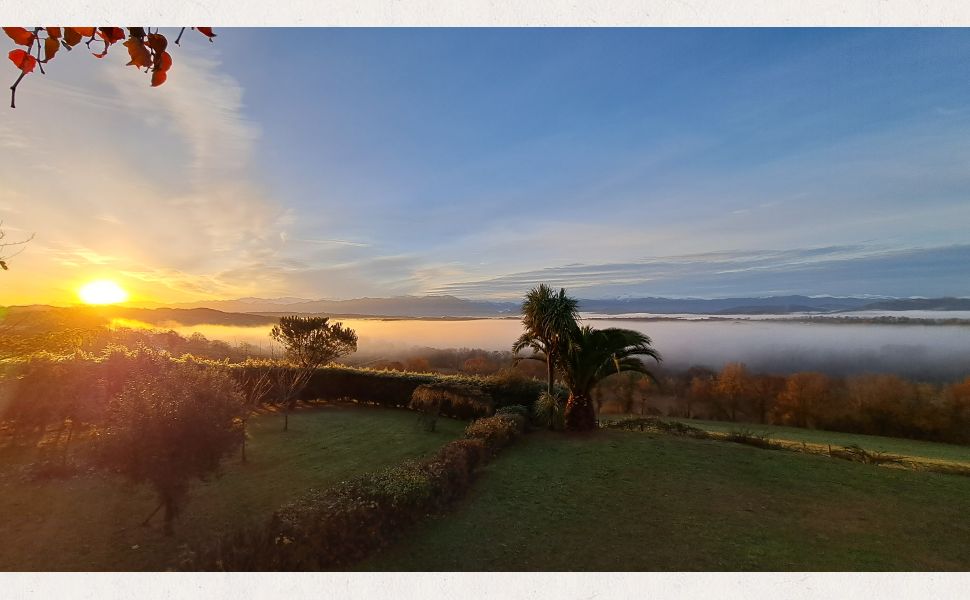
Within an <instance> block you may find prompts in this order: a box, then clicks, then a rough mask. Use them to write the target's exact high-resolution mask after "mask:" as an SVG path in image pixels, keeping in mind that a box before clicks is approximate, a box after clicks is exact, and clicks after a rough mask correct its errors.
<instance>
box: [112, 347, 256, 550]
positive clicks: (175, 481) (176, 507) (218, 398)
mask: <svg viewBox="0 0 970 600" xmlns="http://www.w3.org/2000/svg"><path fill="white" fill-rule="evenodd" d="M242 412H243V399H242V395H241V394H240V392H239V390H238V388H237V386H236V385H235V382H234V381H233V380H232V379H231V378H230V377H229V376H228V375H227V374H226V373H225V372H223V371H220V370H217V369H214V368H211V367H203V368H200V367H198V366H196V365H193V364H188V363H184V362H170V363H157V364H152V365H151V366H150V367H148V366H146V367H145V368H143V369H141V370H139V371H137V372H135V373H133V374H132V375H131V377H130V379H129V381H128V382H127V383H126V384H125V386H124V388H122V390H121V392H120V393H119V394H118V395H117V396H116V397H115V398H113V399H112V401H111V404H110V408H109V412H108V417H107V421H106V423H105V425H104V427H103V428H102V429H101V431H99V433H98V437H97V445H96V449H97V460H98V462H99V463H100V464H101V465H103V466H104V467H106V468H108V469H111V470H114V471H116V472H119V473H121V474H122V475H124V476H125V477H127V478H128V479H129V480H131V481H133V482H136V483H138V482H147V483H148V484H150V485H151V486H152V488H154V490H155V492H156V493H157V494H158V499H159V502H160V505H159V508H163V507H164V509H165V513H164V517H165V532H166V533H171V530H172V521H173V520H174V519H175V517H176V516H177V515H178V513H179V511H180V509H181V506H182V504H183V501H184V498H185V495H186V492H187V491H188V485H189V482H190V481H191V480H192V479H194V478H199V479H203V478H205V477H207V476H208V475H211V474H213V473H215V472H217V471H218V468H219V463H220V461H221V460H222V458H223V457H224V456H225V455H227V454H228V453H230V452H232V451H233V450H234V449H235V448H237V447H238V446H239V444H241V443H242V435H241V433H242V429H241V419H240V417H241V414H242ZM156 510H158V509H156ZM152 514H153V515H154V513H152ZM150 518H151V515H150V516H149V519H150ZM146 523H147V519H146Z"/></svg>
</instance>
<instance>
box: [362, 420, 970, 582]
mask: <svg viewBox="0 0 970 600" xmlns="http://www.w3.org/2000/svg"><path fill="white" fill-rule="evenodd" d="M967 506H970V478H968V477H958V476H953V475H940V474H934V473H923V472H912V471H904V470H898V469H889V468H885V467H874V466H868V465H862V464H856V463H850V462H845V461H839V460H834V459H830V458H826V457H821V456H814V455H805V454H799V453H791V452H780V451H768V450H761V449H757V448H752V447H749V446H742V445H735V444H728V443H724V442H717V441H709V440H695V439H688V438H678V437H673V436H663V435H656V436H655V435H648V434H643V433H636V432H621V431H600V432H597V433H595V434H593V435H592V436H591V437H573V438H569V437H563V436H555V435H553V434H548V433H540V434H534V435H531V436H527V437H526V438H525V439H524V440H523V441H521V442H520V443H519V444H518V445H516V446H514V447H512V448H510V449H509V450H507V451H506V452H505V453H503V454H502V455H501V456H500V457H499V458H498V459H497V460H496V461H495V462H494V463H492V464H491V465H490V466H489V467H488V468H487V472H486V473H485V475H484V476H483V478H482V479H481V480H480V481H479V482H478V483H477V484H476V486H475V488H474V489H473V491H472V493H471V496H470V497H469V498H468V499H467V500H466V502H464V503H463V504H462V505H461V506H459V507H458V508H457V509H456V510H455V512H453V513H452V514H450V515H447V516H445V517H443V518H436V519H434V520H432V521H430V522H428V523H425V524H423V525H420V526H419V527H418V528H417V529H416V530H415V531H414V532H413V533H412V534H411V535H410V536H408V538H407V539H405V540H402V541H401V542H399V543H398V544H397V545H395V546H392V547H390V548H388V549H387V550H386V551H385V552H383V553H382V554H380V555H378V556H377V557H375V558H374V559H372V560H370V561H369V562H367V563H365V564H364V565H362V566H363V568H365V569H380V570H472V571H477V570H526V571H529V570H551V571H557V570H565V571H572V570H603V571H614V570H618V571H625V570H632V571H640V570H646V571H650V570H715V571H717V570H910V569H913V570H967V569H970V554H968V553H967V548H968V547H970V519H968V518H967V513H966V507H967Z"/></svg>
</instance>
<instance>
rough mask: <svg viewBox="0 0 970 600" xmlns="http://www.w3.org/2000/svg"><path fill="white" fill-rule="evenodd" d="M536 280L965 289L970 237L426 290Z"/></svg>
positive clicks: (694, 258)
mask: <svg viewBox="0 0 970 600" xmlns="http://www.w3.org/2000/svg"><path fill="white" fill-rule="evenodd" d="M538 282H545V283H548V284H550V285H552V286H555V287H560V286H561V287H567V288H569V289H570V290H571V291H572V292H573V293H574V294H576V295H579V296H583V297H589V298H605V297H611V296H673V297H686V296H689V297H700V298H716V297H729V296H744V295H754V296H767V295H786V294H805V295H812V294H829V295H889V296H903V295H917V294H923V295H935V296H970V245H953V246H943V247H937V248H908V249H892V248H879V247H869V246H860V245H849V246H829V247H824V248H805V249H794V250H781V251H743V252H711V253H703V254H692V255H681V256H665V257H658V258H651V259H645V260H641V261H635V262H625V263H602V264H572V265H564V266H560V267H554V268H545V269H537V270H532V271H524V272H520V273H513V274H509V275H501V276H498V277H492V278H489V279H483V280H478V281H465V282H458V283H452V284H446V285H442V286H438V287H435V288H433V289H432V290H431V291H432V292H433V293H439V294H453V295H457V296H467V297H490V298H514V297H518V296H520V295H521V294H522V293H523V292H524V291H525V290H527V289H528V288H530V287H531V286H533V285H535V284H536V283H538ZM902 282H905V283H902ZM916 290H920V291H916Z"/></svg>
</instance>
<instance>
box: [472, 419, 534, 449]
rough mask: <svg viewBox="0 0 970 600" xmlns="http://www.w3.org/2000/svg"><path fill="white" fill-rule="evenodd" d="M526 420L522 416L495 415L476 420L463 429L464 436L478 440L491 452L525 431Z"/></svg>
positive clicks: (507, 443) (506, 444)
mask: <svg viewBox="0 0 970 600" xmlns="http://www.w3.org/2000/svg"><path fill="white" fill-rule="evenodd" d="M525 424H526V420H525V417H523V416H522V415H510V414H503V415H495V416H494V417H488V418H487V419H478V420H477V421H474V422H473V423H472V424H471V425H469V426H468V427H467V428H465V436H467V437H470V438H473V439H480V440H482V441H483V442H485V445H486V446H487V447H488V449H489V450H490V451H491V452H493V453H494V452H497V451H498V450H501V449H502V448H504V447H505V446H508V445H509V444H510V443H511V442H512V441H513V440H515V438H517V437H519V435H520V434H521V433H522V432H523V431H525Z"/></svg>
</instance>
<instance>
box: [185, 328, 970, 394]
mask: <svg viewBox="0 0 970 600" xmlns="http://www.w3.org/2000/svg"><path fill="white" fill-rule="evenodd" d="M342 321H343V322H344V324H346V325H348V326H349V327H352V328H354V329H355V330H356V331H357V333H358V337H359V342H358V353H357V358H358V359H359V360H360V359H368V358H373V359H385V360H393V359H397V358H399V357H401V356H404V355H406V354H409V353H410V351H411V350H413V349H414V348H428V347H431V348H482V349H485V350H508V349H509V348H510V347H511V345H512V342H513V340H515V338H516V337H518V335H519V334H520V333H521V331H522V325H521V323H520V322H519V321H518V320H515V319H473V320H461V321H459V320H414V319H399V320H379V319H343V320H342ZM590 323H591V324H592V325H593V326H594V327H626V328H629V329H636V330H639V331H643V332H645V333H647V334H648V335H650V336H651V337H652V338H653V342H654V346H655V347H656V348H657V349H659V350H660V352H661V353H662V354H663V356H664V364H665V366H667V367H670V368H673V369H680V368H686V367H689V366H691V365H703V366H707V367H710V368H713V369H720V367H722V366H723V365H724V364H725V363H727V362H744V363H746V364H747V365H748V367H749V368H751V369H754V370H756V371H760V372H767V373H778V374H786V373H792V372H796V371H809V370H818V371H823V372H826V373H829V374H832V375H851V374H857V373H896V374H899V375H902V376H905V377H908V378H912V379H919V380H941V381H943V380H953V379H957V378H962V377H965V376H966V375H967V374H968V373H970V327H968V326H961V325H912V324H910V325H881V324H849V323H799V322H778V321H740V320H739V321H637V320H626V319H604V320H592V321H590ZM175 330H176V331H178V332H179V333H182V334H184V335H189V334H191V333H193V332H199V333H202V334H203V335H205V336H206V337H208V338H210V339H221V340H225V341H227V342H232V343H240V342H246V343H250V344H253V345H254V346H256V347H257V348H258V349H260V350H262V351H264V352H266V353H269V352H271V351H273V350H274V349H277V348H276V346H275V344H274V343H273V342H272V341H271V340H270V338H269V327H235V326H221V325H197V326H192V327H176V328H175ZM355 362H356V361H355Z"/></svg>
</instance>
